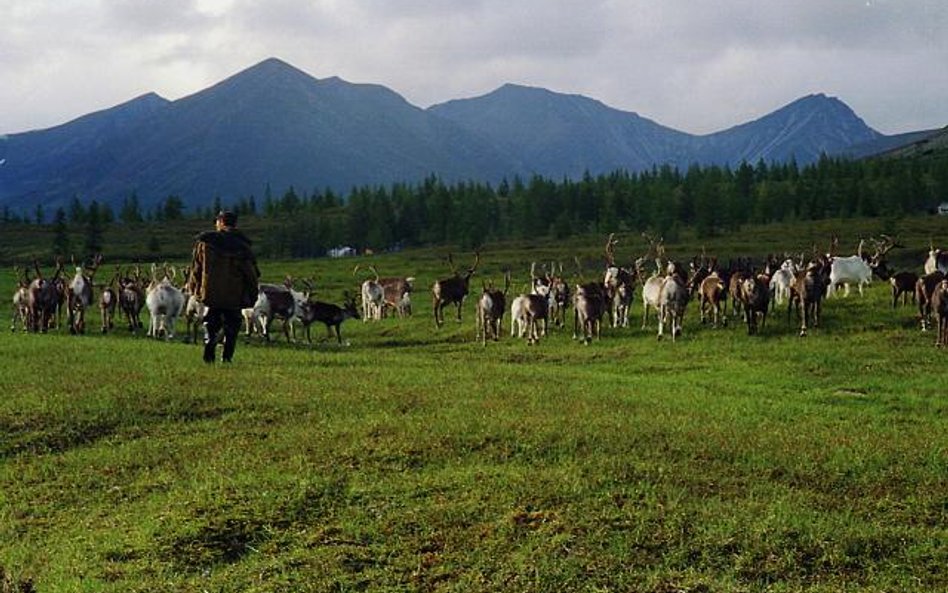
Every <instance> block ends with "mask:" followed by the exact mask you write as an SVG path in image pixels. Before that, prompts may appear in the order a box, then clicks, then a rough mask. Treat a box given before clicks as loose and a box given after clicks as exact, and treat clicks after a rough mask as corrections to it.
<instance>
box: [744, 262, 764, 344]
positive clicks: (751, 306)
mask: <svg viewBox="0 0 948 593" xmlns="http://www.w3.org/2000/svg"><path fill="white" fill-rule="evenodd" d="M769 284H770V280H769V279H768V278H767V276H766V274H757V275H752V276H748V277H746V278H744V280H743V281H742V282H741V292H740V298H741V306H742V308H743V309H744V321H745V322H746V323H747V335H749V336H752V335H755V334H756V333H757V332H758V329H763V327H764V324H765V323H766V321H767V311H768V310H769V309H770V287H769ZM758 320H759V326H758Z"/></svg>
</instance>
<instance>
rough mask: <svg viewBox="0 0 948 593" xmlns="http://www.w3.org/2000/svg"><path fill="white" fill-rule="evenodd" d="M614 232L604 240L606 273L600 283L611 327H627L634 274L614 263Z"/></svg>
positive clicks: (615, 242)
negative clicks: (603, 291) (606, 302)
mask: <svg viewBox="0 0 948 593" xmlns="http://www.w3.org/2000/svg"><path fill="white" fill-rule="evenodd" d="M614 237H615V233H612V234H610V235H609V238H608V239H607V240H606V273H605V276H604V278H603V281H602V284H603V287H604V288H605V293H606V299H607V301H608V302H609V304H610V305H611V306H610V307H609V319H610V320H611V322H612V327H629V309H630V308H631V307H632V295H633V292H634V288H635V287H634V284H635V276H634V275H633V273H632V272H631V271H629V270H628V269H626V268H623V267H621V266H617V265H616V258H615V246H616V244H617V243H618V242H619V241H618V239H615V238H614Z"/></svg>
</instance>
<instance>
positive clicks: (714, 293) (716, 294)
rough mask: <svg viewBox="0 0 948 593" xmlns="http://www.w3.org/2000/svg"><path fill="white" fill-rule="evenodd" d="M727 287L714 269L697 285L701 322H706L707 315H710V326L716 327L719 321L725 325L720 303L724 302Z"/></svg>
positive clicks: (725, 319) (725, 317)
mask: <svg viewBox="0 0 948 593" xmlns="http://www.w3.org/2000/svg"><path fill="white" fill-rule="evenodd" d="M726 298H727V287H726V286H725V285H724V281H723V280H721V276H720V275H718V271H717V270H714V271H712V272H711V273H710V274H708V275H707V276H706V277H705V278H704V280H702V281H701V284H700V286H699V287H698V303H699V304H700V307H701V323H702V324H704V323H706V322H707V319H708V316H709V314H710V317H711V327H717V326H718V322H719V321H721V322H722V323H723V324H724V325H727V315H724V314H723V313H724V312H723V311H722V310H721V309H722V304H726V301H725V299H726Z"/></svg>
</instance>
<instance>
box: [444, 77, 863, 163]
mask: <svg viewBox="0 0 948 593" xmlns="http://www.w3.org/2000/svg"><path fill="white" fill-rule="evenodd" d="M429 110H430V111H433V112H434V113H437V114H438V115H441V116H443V117H446V118H448V119H451V120H452V121H455V122H457V123H459V124H461V125H463V126H464V127H466V128H467V129H469V130H471V131H472V132H476V133H481V134H483V135H485V137H487V138H489V139H490V140H491V141H493V142H495V143H497V144H500V145H503V146H504V148H505V149H506V150H507V151H508V152H512V153H514V154H518V155H520V156H521V158H522V161H523V163H524V165H525V166H526V167H527V168H528V169H530V170H532V171H535V172H539V173H543V174H553V175H558V174H559V175H561V174H563V173H566V174H570V175H574V176H575V175H577V174H581V173H582V172H583V171H584V170H591V171H592V172H593V173H599V172H606V171H612V170H614V169H617V168H626V169H631V170H640V169H644V168H648V167H651V166H652V165H654V164H664V163H669V164H673V165H676V166H679V167H687V166H689V165H691V164H693V163H699V164H721V165H724V164H730V165H736V164H739V163H740V162H742V161H747V162H752V163H753V162H757V161H758V160H760V159H763V160H764V161H766V162H771V161H779V162H784V161H788V160H789V159H791V158H795V159H796V160H797V162H798V163H801V164H805V163H809V162H813V161H815V160H817V159H818V158H819V157H820V155H821V154H823V153H826V154H833V153H836V152H839V151H841V150H843V149H845V148H846V147H848V146H850V145H852V144H853V143H861V142H867V141H869V140H874V139H877V138H880V137H881V134H879V133H878V132H876V131H875V130H873V129H872V128H870V127H869V126H867V125H866V124H865V122H863V121H862V120H861V119H860V118H859V117H858V116H856V114H855V113H853V111H852V110H851V109H850V108H849V107H847V106H846V105H845V104H844V103H843V102H842V101H840V100H838V99H835V98H830V97H826V96H825V95H811V96H808V97H804V98H802V99H799V100H797V101H794V102H793V103H791V104H789V105H787V106H785V107H783V108H781V109H779V110H777V111H775V112H773V113H771V114H769V115H767V116H764V117H762V118H760V119H758V120H755V121H752V122H749V123H746V124H742V125H740V126H735V127H733V128H730V129H728V130H724V131H721V132H717V133H714V134H709V135H706V136H695V135H692V134H686V133H684V132H679V131H677V130H673V129H671V128H667V127H664V126H661V125H659V124H657V123H655V122H653V121H651V120H648V119H645V118H642V117H640V116H639V115H637V114H635V113H629V112H624V111H618V110H615V109H612V108H610V107H607V106H605V105H603V104H602V103H599V102H598V101H594V100H592V99H588V98H585V97H581V96H577V95H562V94H557V93H553V92H551V91H547V90H544V89H531V88H526V87H518V86H514V85H505V86H503V87H501V88H500V89H498V90H496V91H494V92H492V93H489V94H487V95H484V96H482V97H477V98H474V99H465V100H459V101H449V102H447V103H443V104H440V105H435V106H432V107H430V108H429Z"/></svg>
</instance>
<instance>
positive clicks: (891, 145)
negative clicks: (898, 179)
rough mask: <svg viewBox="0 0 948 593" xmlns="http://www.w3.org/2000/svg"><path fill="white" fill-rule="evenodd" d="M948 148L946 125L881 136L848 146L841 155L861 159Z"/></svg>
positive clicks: (899, 155) (906, 154)
mask: <svg viewBox="0 0 948 593" xmlns="http://www.w3.org/2000/svg"><path fill="white" fill-rule="evenodd" d="M943 148H948V127H946V128H940V129H937V130H922V131H919V132H908V133H906V134H895V135H893V136H882V137H881V138H878V139H876V140H872V141H869V142H863V143H860V144H855V145H853V146H850V147H849V148H847V149H846V150H844V151H843V152H842V155H843V156H846V157H849V158H854V159H863V158H869V157H874V156H896V157H902V156H914V155H917V154H921V153H924V152H925V151H926V150H933V149H934V150H939V149H943Z"/></svg>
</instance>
